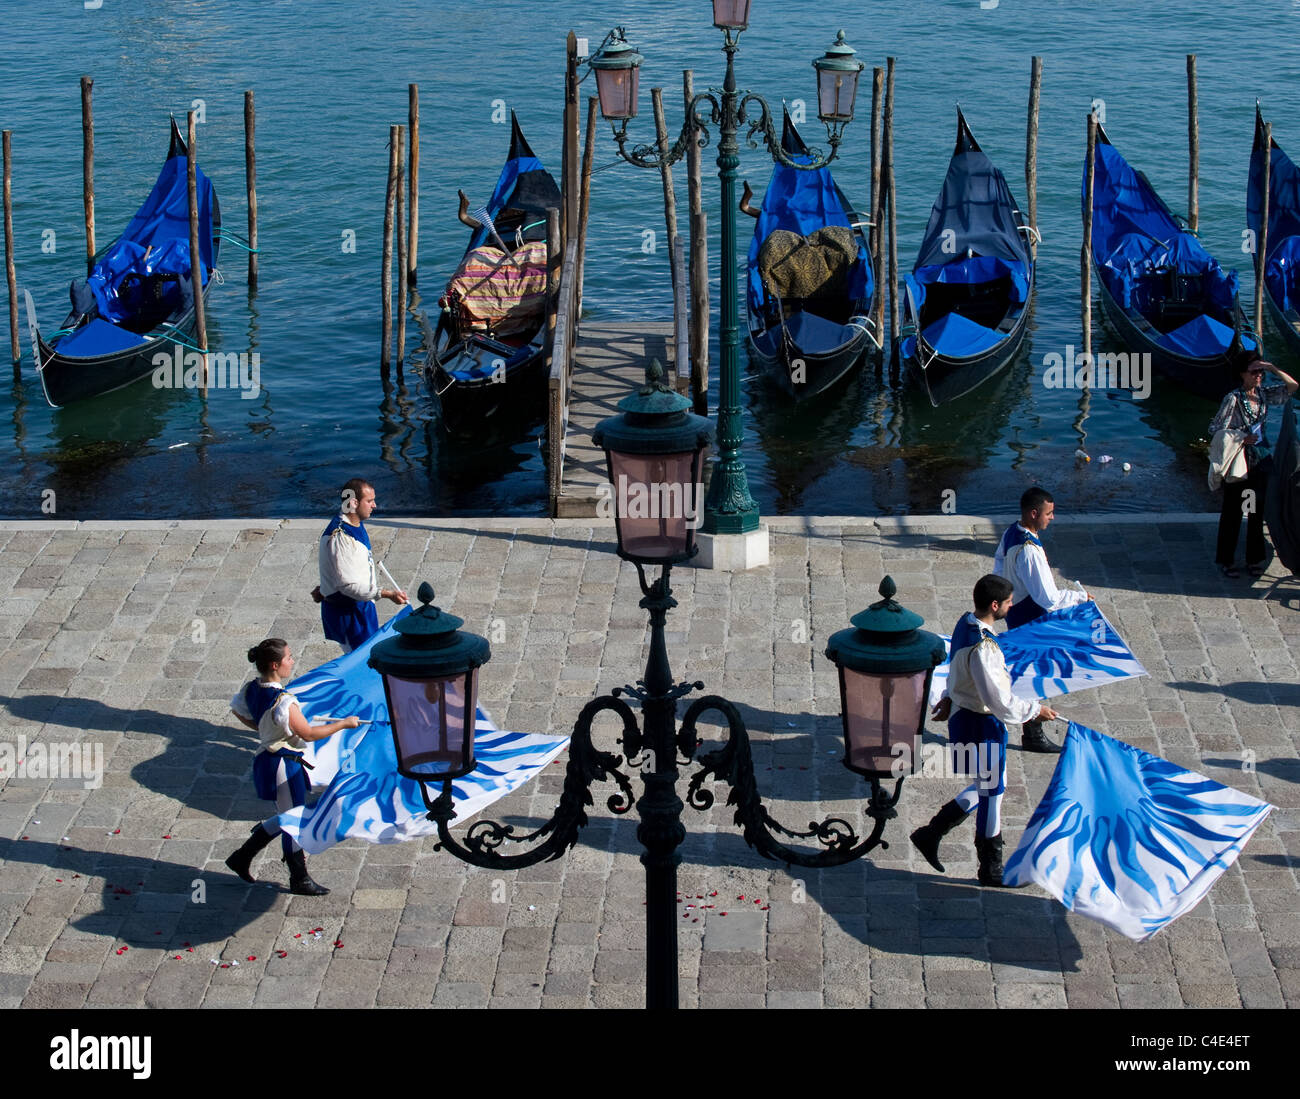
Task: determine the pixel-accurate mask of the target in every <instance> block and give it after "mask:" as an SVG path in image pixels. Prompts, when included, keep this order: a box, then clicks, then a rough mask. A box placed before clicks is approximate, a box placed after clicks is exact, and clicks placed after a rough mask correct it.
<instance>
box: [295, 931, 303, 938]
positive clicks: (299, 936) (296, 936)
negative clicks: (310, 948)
mask: <svg viewBox="0 0 1300 1099" xmlns="http://www.w3.org/2000/svg"><path fill="white" fill-rule="evenodd" d="M294 938H295V939H301V938H302V932H301V931H299V932H298V934H296V935H295V936H294Z"/></svg>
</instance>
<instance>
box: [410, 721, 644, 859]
mask: <svg viewBox="0 0 1300 1099" xmlns="http://www.w3.org/2000/svg"><path fill="white" fill-rule="evenodd" d="M603 710H613V711H614V712H615V713H616V714H618V716H619V717H620V718H622V720H623V739H624V743H625V745H634V744H638V743H639V741H640V735H641V733H640V730H639V729H638V728H637V722H636V717H635V715H634V714H633V713H632V709H631V707H630V706H628V704H627V703H626V702H624V701H622V700H621V699H618V698H615V697H613V696H612V695H603V696H602V697H600V698H596V699H593V700H592V701H591V702H588V703H587V705H586V706H584V707H583V709H582V713H581V714H579V715H578V720H577V723H576V724H575V725H574V727H573V735H572V738H571V739H570V741H569V765H568V768H567V769H566V770H565V773H564V791H563V793H562V794H561V795H560V804H559V806H558V807H557V808H556V810H555V814H554V815H553V816H552V817H551V819H550V820H548V821H547V822H546V823H545V824H543V825H542V826H541V827H540V828H538V829H537V830H536V831H535V832H530V833H528V834H527V835H523V836H516V835H515V834H514V832H515V829H514V826H513V825H509V824H499V823H498V822H496V821H492V820H481V821H478V822H477V823H475V824H473V825H472V826H471V827H470V828H469V830H468V831H467V832H466V833H465V839H464V842H463V843H462V842H461V841H459V840H457V839H456V837H455V836H453V835H452V834H451V822H452V820H453V819H454V818H455V816H456V810H455V807H454V805H453V803H452V793H451V785H452V783H451V781H447V782H444V783H443V786H442V793H441V794H439V795H438V797H437V798H435V799H434V800H433V801H432V802H430V801H429V800H428V795H427V793H426V795H425V804H426V805H428V807H429V820H431V821H434V822H436V823H437V825H438V843H437V846H436V848H435V850H442V849H444V848H445V849H446V850H448V851H450V852H451V853H452V854H453V855H455V856H456V857H457V858H458V859H461V860H463V861H464V862H468V863H472V864H473V865H475V866H482V867H485V868H487V869H490V870H515V869H518V868H520V867H524V866H535V865H536V864H537V863H539V862H544V861H546V860H549V859H558V858H559V857H560V856H561V855H563V854H564V852H565V851H567V850H568V849H569V848H570V847H572V846H573V845H574V844H575V843H576V842H577V840H578V832H579V831H580V830H581V829H582V827H583V826H584V825H585V824H586V823H587V813H586V807H587V806H588V805H591V804H592V795H591V787H592V784H593V783H596V782H604V781H607V780H612V781H614V782H616V783H617V784H618V788H619V792H618V793H615V794H611V795H610V797H609V800H608V801H606V803H605V804H606V805H607V806H608V807H609V810H610V812H611V813H617V814H620V815H621V814H623V813H626V812H627V811H628V810H630V809H631V808H632V806H633V805H635V804H636V797H635V795H634V794H633V793H632V783H631V781H630V780H629V779H628V777H627V775H626V774H624V773H623V772H622V771H621V770H620V769H619V765H620V764H622V763H623V757H622V756H617V755H614V754H613V753H611V752H602V751H600V750H599V749H598V748H597V747H596V746H595V744H594V743H593V742H592V739H591V725H592V722H593V720H594V719H595V717H596V715H597V714H598V713H600V712H601V711H603ZM631 754H634V753H633V752H632V750H631V748H629V755H631ZM507 842H509V843H539V846H537V847H534V848H532V849H531V850H529V851H525V852H521V853H520V854H517V855H506V854H502V853H501V852H500V851H499V850H498V848H500V847H501V846H502V844H504V843H507Z"/></svg>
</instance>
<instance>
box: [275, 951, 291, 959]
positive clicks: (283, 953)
mask: <svg viewBox="0 0 1300 1099" xmlns="http://www.w3.org/2000/svg"><path fill="white" fill-rule="evenodd" d="M276 953H277V954H279V955H280V957H281V958H287V957H288V956H289V952H288V951H287V950H277V951H276Z"/></svg>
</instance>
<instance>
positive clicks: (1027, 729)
mask: <svg viewBox="0 0 1300 1099" xmlns="http://www.w3.org/2000/svg"><path fill="white" fill-rule="evenodd" d="M1020 747H1022V748H1023V749H1024V750H1025V751H1026V752H1042V753H1044V754H1045V755H1055V754H1057V753H1058V752H1060V750H1061V746H1060V745H1059V744H1053V743H1052V742H1051V741H1050V740H1048V739H1047V734H1046V733H1045V732H1043V723H1042V722H1041V721H1026V722H1025V723H1024V724H1023V725H1022V726H1020Z"/></svg>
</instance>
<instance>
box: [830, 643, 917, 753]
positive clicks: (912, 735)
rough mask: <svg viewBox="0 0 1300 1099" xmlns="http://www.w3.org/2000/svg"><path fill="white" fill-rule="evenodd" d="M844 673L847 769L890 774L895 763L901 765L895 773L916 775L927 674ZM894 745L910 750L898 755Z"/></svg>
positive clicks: (846, 670) (847, 671)
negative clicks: (915, 765)
mask: <svg viewBox="0 0 1300 1099" xmlns="http://www.w3.org/2000/svg"><path fill="white" fill-rule="evenodd" d="M842 674H843V677H844V679H843V682H844V717H845V722H844V726H845V731H846V735H847V738H848V743H847V744H846V746H845V748H846V753H847V756H848V761H849V766H850V767H852V768H854V769H856V770H861V771H875V772H878V773H880V774H890V773H891V771H893V769H894V766H895V763H896V761H899V760H901V761H902V762H901V764H900V765H899V767H898V770H897V771H896V772H895V773H897V774H898V775H900V776H901V775H910V774H912V772H913V766H914V763H915V759H916V753H917V749H918V747H919V745H918V744H917V741H918V740H919V738H920V731H921V718H922V715H923V714H924V712H925V707H926V697H925V684H926V679H927V677H928V673H927V672H925V671H920V672H912V673H911V674H909V675H875V674H872V673H870V672H855V671H852V670H851V669H849V668H845V669H844V670H843V673H842ZM896 745H905V746H906V747H905V748H899V749H898V750H895V746H896Z"/></svg>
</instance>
